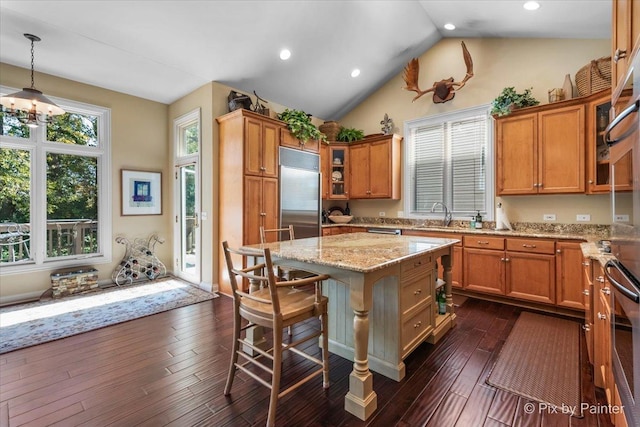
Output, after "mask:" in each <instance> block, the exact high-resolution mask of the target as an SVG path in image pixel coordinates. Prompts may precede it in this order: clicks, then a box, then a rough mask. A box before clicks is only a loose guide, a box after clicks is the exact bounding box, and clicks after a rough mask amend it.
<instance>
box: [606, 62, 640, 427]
mask: <svg viewBox="0 0 640 427" xmlns="http://www.w3.org/2000/svg"><path fill="white" fill-rule="evenodd" d="M613 100H614V104H613V107H612V110H613V114H614V115H615V118H614V119H613V120H612V121H611V123H610V125H609V126H608V127H607V129H606V130H605V134H604V140H605V141H607V143H608V144H609V146H610V149H609V161H610V165H611V166H610V167H611V176H612V177H613V181H612V185H611V208H612V216H613V218H612V225H611V254H612V255H614V256H615V260H612V261H609V262H608V263H607V265H606V268H605V274H606V276H607V278H608V279H609V282H610V283H611V285H612V286H611V287H612V291H613V292H612V306H611V311H612V313H611V328H612V329H611V341H612V355H611V356H612V357H611V362H612V368H613V375H614V378H615V382H616V385H617V387H618V393H619V394H620V400H621V403H622V405H623V406H624V412H625V416H626V418H627V423H628V424H629V425H630V426H640V118H639V114H638V110H639V109H640V56H639V55H635V58H633V59H632V60H631V62H630V66H629V72H628V73H627V76H626V80H625V83H624V84H623V85H622V89H621V90H620V92H619V93H618V92H617V91H616V93H614V95H613Z"/></svg>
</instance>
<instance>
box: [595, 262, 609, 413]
mask: <svg viewBox="0 0 640 427" xmlns="http://www.w3.org/2000/svg"><path fill="white" fill-rule="evenodd" d="M593 276H594V277H593V280H594V286H595V289H596V295H594V297H593V300H594V303H595V304H596V307H595V310H594V313H595V316H594V319H593V339H594V347H593V348H594V354H593V371H594V372H593V377H594V378H593V382H594V384H595V385H596V386H597V387H600V388H602V389H604V391H605V394H606V395H607V402H609V403H610V404H613V394H612V393H613V387H614V385H613V384H614V383H613V371H612V366H611V356H612V352H611V303H610V301H611V288H610V286H609V283H608V282H607V279H606V278H605V276H604V270H603V268H602V266H601V265H600V264H599V263H598V264H597V265H596V266H595V268H594V273H593Z"/></svg>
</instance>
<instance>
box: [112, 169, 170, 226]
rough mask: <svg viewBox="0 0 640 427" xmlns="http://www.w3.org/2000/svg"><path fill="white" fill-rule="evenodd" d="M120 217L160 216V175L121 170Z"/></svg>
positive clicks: (157, 173)
mask: <svg viewBox="0 0 640 427" xmlns="http://www.w3.org/2000/svg"><path fill="white" fill-rule="evenodd" d="M121 177H122V215H161V214H162V173H161V172H145V171H134V170H126V169H122V170H121Z"/></svg>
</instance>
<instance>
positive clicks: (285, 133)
mask: <svg viewBox="0 0 640 427" xmlns="http://www.w3.org/2000/svg"><path fill="white" fill-rule="evenodd" d="M280 145H282V146H283V147H289V148H296V149H298V150H304V151H311V152H312V153H319V152H320V141H318V140H317V139H310V140H308V141H307V142H305V143H304V144H303V143H302V141H300V140H299V139H298V138H296V137H295V136H293V134H292V133H291V132H290V131H289V129H287V128H284V127H283V128H280Z"/></svg>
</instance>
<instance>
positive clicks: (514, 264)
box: [505, 252, 555, 304]
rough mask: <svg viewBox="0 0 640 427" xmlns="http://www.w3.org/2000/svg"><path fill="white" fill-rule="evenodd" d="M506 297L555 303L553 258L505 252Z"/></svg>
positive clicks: (550, 256) (551, 256)
mask: <svg viewBox="0 0 640 427" xmlns="http://www.w3.org/2000/svg"><path fill="white" fill-rule="evenodd" d="M505 264H506V280H505V282H506V295H507V296H508V297H512V298H518V299H524V300H528V301H535V302H541V303H545V304H553V303H554V302H555V275H554V273H555V256H554V255H543V254H530V253H524V252H507V253H506V258H505Z"/></svg>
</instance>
